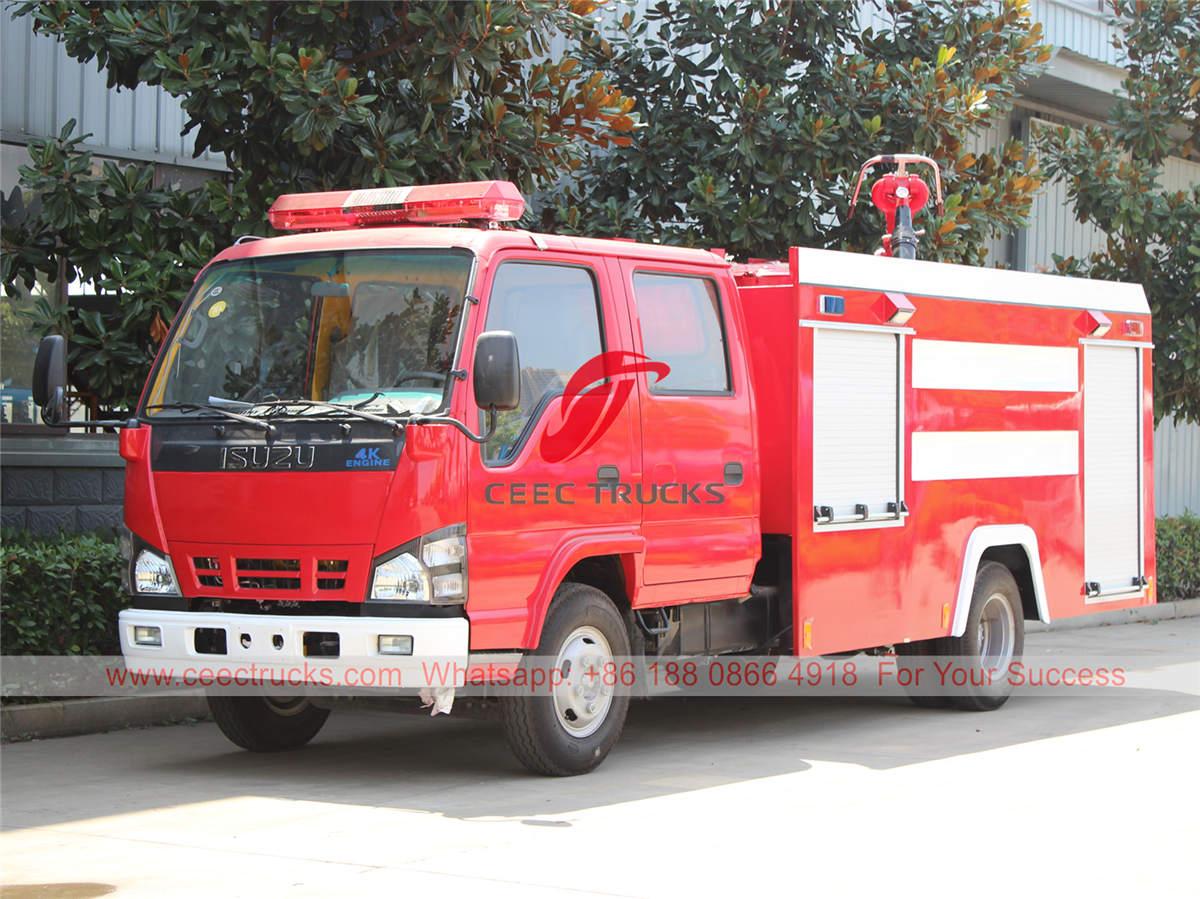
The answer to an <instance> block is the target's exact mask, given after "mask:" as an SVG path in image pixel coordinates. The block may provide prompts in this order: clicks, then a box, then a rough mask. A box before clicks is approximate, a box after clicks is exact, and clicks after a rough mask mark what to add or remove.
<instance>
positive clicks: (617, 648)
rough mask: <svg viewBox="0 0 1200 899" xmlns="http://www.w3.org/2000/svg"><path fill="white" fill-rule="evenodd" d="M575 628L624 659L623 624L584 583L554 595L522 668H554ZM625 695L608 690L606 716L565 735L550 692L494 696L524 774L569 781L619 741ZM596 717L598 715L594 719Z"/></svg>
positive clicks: (564, 587) (605, 601)
mask: <svg viewBox="0 0 1200 899" xmlns="http://www.w3.org/2000/svg"><path fill="white" fill-rule="evenodd" d="M581 628H593V629H595V631H598V632H599V633H600V634H601V635H602V636H603V637H604V639H605V640H606V641H607V642H608V648H609V650H610V652H611V655H612V656H613V657H614V658H617V659H619V658H622V657H625V658H628V657H629V654H630V653H629V634H628V631H627V630H626V622H625V620H624V619H623V618H622V616H621V614H620V613H619V612H618V611H617V608H616V606H614V605H613V603H612V600H610V599H609V598H608V597H607V596H606V595H605V594H604V593H602V592H601V591H599V590H597V589H596V588H594V587H589V586H587V585H585V584H573V583H564V584H563V585H561V586H560V587H559V588H558V590H557V591H556V592H555V594H554V600H553V602H552V603H551V604H550V612H549V614H548V615H547V616H546V623H545V625H544V627H543V628H542V638H541V642H539V643H538V648H537V649H536V650H534V652H533V653H531V654H530V655H527V656H526V657H525V659H524V660H523V661H522V663H521V664H522V666H523V667H526V668H531V667H533V666H544V667H546V668H549V667H551V666H553V665H555V664H556V660H557V659H558V656H559V654H560V651H562V650H564V646H565V644H566V643H567V642H568V638H569V637H572V635H574V634H577V633H578V632H579V629H581ZM628 694H629V691H628V690H627V689H625V690H623V689H621V688H620V687H619V686H616V687H614V689H613V692H612V694H611V697H610V698H609V700H608V705H607V712H606V714H604V715H603V718H602V720H601V722H600V723H599V725H598V726H597V729H596V730H595V731H594V732H592V733H587V734H585V735H580V736H577V735H575V734H572V733H570V732H568V727H569V726H570V725H569V724H568V723H567V721H566V718H565V717H564V718H561V720H560V712H559V708H558V706H557V705H556V703H555V697H554V695H553V692H552V691H549V690H544V689H543V690H539V691H537V692H536V693H535V694H532V695H530V694H522V695H509V696H502V697H501V698H500V709H501V717H502V721H503V722H504V735H505V738H506V739H507V740H508V745H509V747H510V748H511V749H512V751H513V754H514V755H515V756H516V757H517V759H518V760H520V762H521V764H523V765H524V766H525V767H526V768H528V769H529V770H530V771H533V772H534V773H536V774H545V775H547V776H551V777H569V776H572V775H575V774H585V773H587V772H588V771H591V770H592V769H593V768H595V767H596V766H597V765H599V764H600V763H601V762H602V761H604V759H605V757H606V756H607V755H608V753H609V751H610V750H611V749H612V748H613V746H614V745H615V744H616V742H617V740H618V739H620V737H621V731H622V730H623V729H624V727H625V716H626V714H627V713H628V711H629V695H628ZM597 717H599V715H598V716H597Z"/></svg>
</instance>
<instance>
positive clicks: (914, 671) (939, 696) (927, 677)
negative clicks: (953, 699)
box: [896, 637, 950, 709]
mask: <svg viewBox="0 0 1200 899" xmlns="http://www.w3.org/2000/svg"><path fill="white" fill-rule="evenodd" d="M944 644H945V640H944V639H942V638H941V637H939V638H937V639H935V640H918V641H917V642H915V643H901V644H900V645H898V646H897V647H896V656H897V661H898V663H899V667H900V671H901V675H902V678H901V682H902V683H903V684H904V690H905V692H907V693H908V699H909V701H910V702H911V703H912V704H913V705H915V706H917V707H918V708H922V709H944V708H949V706H950V700H949V699H948V698H947V697H946V696H945V695H944V694H943V692H942V690H941V687H940V686H939V683H938V671H937V669H936V668H934V666H933V662H934V659H935V658H936V657H937V656H941V655H944V654H945V646H944Z"/></svg>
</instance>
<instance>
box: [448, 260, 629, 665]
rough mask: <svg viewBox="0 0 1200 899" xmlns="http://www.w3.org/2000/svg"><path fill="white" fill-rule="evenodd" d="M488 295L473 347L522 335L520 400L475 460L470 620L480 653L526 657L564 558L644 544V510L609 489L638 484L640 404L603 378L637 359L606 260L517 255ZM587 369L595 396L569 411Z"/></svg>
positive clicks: (498, 272) (497, 273)
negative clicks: (489, 335)
mask: <svg viewBox="0 0 1200 899" xmlns="http://www.w3.org/2000/svg"><path fill="white" fill-rule="evenodd" d="M479 293H480V295H481V296H482V297H483V301H482V306H481V309H480V312H481V315H479V316H478V324H477V326H476V327H475V328H473V329H472V330H473V335H472V337H471V340H472V344H469V345H473V341H474V337H475V336H476V335H477V334H478V333H481V332H483V331H511V332H512V333H513V334H514V335H515V336H516V338H517V351H518V356H519V363H520V370H521V401H520V406H519V407H518V408H517V409H515V410H512V411H509V412H503V413H500V414H499V416H498V424H497V427H496V430H495V433H494V434H493V435H492V436H491V438H490V439H489V440H487V441H486V442H484V443H483V444H482V445H480V446H477V447H473V448H472V449H471V452H470V454H469V457H470V463H469V467H470V468H469V474H468V480H469V489H470V493H469V500H468V511H467V515H468V521H467V540H468V558H469V560H470V562H469V564H470V571H469V575H468V577H469V585H470V595H469V599H468V614H469V615H470V618H471V634H472V646H473V647H474V648H482V647H484V646H493V647H495V646H507V647H519V646H523V645H525V642H526V640H525V637H526V634H525V624H526V622H527V621H528V620H529V618H530V615H529V612H530V609H529V604H530V601H531V597H534V596H535V595H537V594H538V592H539V590H540V589H542V588H545V587H546V585H544V584H541V581H542V579H543V578H544V577H546V578H548V577H551V576H552V574H553V572H554V568H555V564H556V563H557V562H558V561H560V560H561V559H562V558H563V555H564V553H567V554H569V553H570V552H571V551H572V547H575V548H578V547H579V546H580V545H581V544H582V543H583V542H586V541H589V540H596V539H603V538H604V537H605V536H606V535H608V536H613V537H614V538H616V537H621V536H628V537H630V538H635V537H636V536H637V528H638V525H639V523H640V511H639V510H638V509H637V507H636V506H635V505H634V504H633V503H632V502H625V501H620V500H619V499H616V501H614V499H615V498H614V497H613V495H612V494H613V491H612V490H611V489H610V484H612V483H616V482H622V481H628V480H629V479H630V478H632V477H634V476H636V474H637V472H636V471H635V458H636V457H635V454H634V446H635V435H634V429H635V424H636V416H637V411H636V409H637V395H636V390H634V389H632V387H630V389H629V390H628V391H627V394H626V395H625V396H624V397H622V396H621V395H620V392H619V391H615V390H613V389H612V388H613V387H614V386H616V384H615V379H613V378H609V377H605V376H604V375H603V372H601V373H600V374H599V375H597V365H598V364H599V365H600V366H601V367H602V366H603V362H604V359H603V358H601V357H602V354H605V353H608V352H612V351H619V350H624V351H626V352H627V351H628V343H627V339H626V338H624V337H623V335H626V334H627V333H628V328H627V324H626V323H625V319H624V317H623V316H622V315H620V314H619V313H620V312H621V311H622V310H619V309H618V307H617V305H616V303H615V302H614V296H613V291H612V289H611V287H610V284H609V276H608V271H607V268H606V266H605V265H604V261H603V260H602V259H601V260H595V259H592V258H589V257H580V256H575V255H573V254H568V253H556V252H553V251H546V250H543V251H540V252H538V251H533V253H531V254H526V253H524V252H520V253H516V252H508V253H505V254H501V255H500V256H499V257H497V258H494V260H493V262H492V264H491V265H490V266H489V267H488V270H487V272H486V273H485V277H484V283H483V284H482V285H481V289H480V291H479ZM598 358H600V363H596V362H595V361H594V360H597V359H598ZM589 363H591V364H590V365H589ZM581 368H582V369H584V372H585V373H584V375H583V376H581V377H582V378H583V379H584V381H586V384H584V388H585V389H582V390H577V391H576V392H575V395H573V396H569V397H567V401H566V402H565V401H564V391H566V389H567V388H568V386H569V385H571V383H572V378H573V377H574V376H575V375H576V373H577V372H579V371H580V369H581ZM576 384H577V386H578V379H577V381H576ZM471 408H472V409H474V405H473V402H472V404H471ZM475 412H476V414H478V410H475ZM479 424H480V427H483V424H484V422H483V418H482V416H480V417H479ZM561 573H562V574H565V572H561ZM549 589H550V590H553V585H550V587H549Z"/></svg>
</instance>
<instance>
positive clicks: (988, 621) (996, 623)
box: [979, 593, 1017, 671]
mask: <svg viewBox="0 0 1200 899" xmlns="http://www.w3.org/2000/svg"><path fill="white" fill-rule="evenodd" d="M1016 637H1017V622H1016V619H1015V618H1014V617H1013V610H1012V606H1011V605H1009V602H1008V598H1007V597H1006V596H1004V594H1003V593H993V594H992V595H991V596H989V597H988V598H987V600H986V601H985V602H984V604H983V610H982V612H981V614H980V616H979V659H980V661H981V662H982V663H983V666H984V667H985V668H987V669H988V670H989V671H996V670H998V669H1003V668H1006V667H1007V666H1008V663H1009V662H1011V661H1012V659H1013V650H1014V648H1015V644H1016Z"/></svg>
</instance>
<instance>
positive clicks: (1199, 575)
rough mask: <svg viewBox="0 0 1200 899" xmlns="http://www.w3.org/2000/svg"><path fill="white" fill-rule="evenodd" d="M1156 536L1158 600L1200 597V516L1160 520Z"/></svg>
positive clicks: (1183, 516) (1156, 528)
mask: <svg viewBox="0 0 1200 899" xmlns="http://www.w3.org/2000/svg"><path fill="white" fill-rule="evenodd" d="M1154 533H1155V537H1156V542H1157V545H1158V598H1159V600H1163V601H1170V600H1173V599H1191V598H1192V597H1194V596H1200V517H1198V516H1196V515H1182V516H1180V517H1179V518H1160V519H1158V523H1157V525H1156V526H1155V529H1154Z"/></svg>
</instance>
